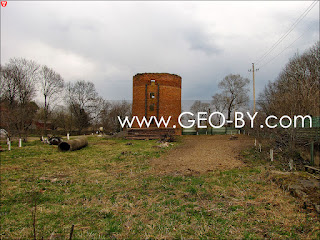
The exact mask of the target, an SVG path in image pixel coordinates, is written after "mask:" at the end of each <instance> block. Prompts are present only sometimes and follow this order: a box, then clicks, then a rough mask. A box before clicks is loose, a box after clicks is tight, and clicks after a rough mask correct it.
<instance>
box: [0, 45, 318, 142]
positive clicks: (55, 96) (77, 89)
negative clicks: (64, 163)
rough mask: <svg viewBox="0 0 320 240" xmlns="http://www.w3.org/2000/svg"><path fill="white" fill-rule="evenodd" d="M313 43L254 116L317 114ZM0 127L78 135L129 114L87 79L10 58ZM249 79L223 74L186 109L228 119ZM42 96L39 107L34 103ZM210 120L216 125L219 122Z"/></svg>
mask: <svg viewBox="0 0 320 240" xmlns="http://www.w3.org/2000/svg"><path fill="white" fill-rule="evenodd" d="M319 51H320V50H319V42H317V43H315V44H314V45H313V46H312V47H311V48H310V49H308V50H307V51H306V52H304V53H303V54H302V55H299V54H296V55H295V56H294V57H292V58H291V59H290V60H289V62H288V63H287V64H286V66H285V67H284V69H283V70H282V71H281V72H280V74H279V76H278V77H277V78H276V79H275V81H273V82H271V81H270V82H269V83H268V84H267V85H266V86H265V88H264V90H263V91H262V92H261V93H260V95H259V97H258V101H257V103H258V104H257V105H258V109H257V110H258V111H259V117H261V119H263V118H264V117H265V116H269V115H275V116H279V117H280V116H283V115H288V116H290V117H292V116H294V115H298V114H300V115H307V114H308V115H312V116H319V115H320V113H319V111H320V96H319V94H320V81H319V79H320V73H319V72H320V67H319V65H320V59H319V55H320V54H319ZM0 71H1V82H0V108H1V126H0V127H1V128H5V129H6V130H7V131H8V132H9V133H10V134H11V135H16V136H19V137H23V136H27V135H28V133H29V130H30V129H31V126H32V124H33V123H34V121H41V122H42V123H43V128H42V134H47V129H48V127H47V125H48V123H49V122H50V126H51V129H52V130H58V129H60V130H62V131H63V132H76V133H78V134H82V133H83V132H84V131H87V130H88V128H90V129H91V131H96V130H98V129H99V127H101V126H102V127H103V128H104V131H105V132H107V133H108V132H116V131H120V124H119V122H118V120H117V116H121V117H122V118H124V117H125V116H130V115H131V104H130V103H128V102H126V101H121V102H110V101H106V100H105V99H103V98H102V97H100V96H99V94H98V93H97V91H96V88H95V86H94V84H93V83H92V82H90V81H85V80H79V81H76V82H66V81H65V80H64V79H63V78H62V77H61V75H60V74H59V73H57V72H56V71H54V70H53V69H52V68H49V67H48V66H45V65H39V64H37V63H36V62H34V61H32V60H27V59H23V58H13V59H10V60H9V62H8V63H6V64H5V65H3V66H0ZM249 83H250V80H249V79H247V78H244V77H242V76H240V75H239V74H229V75H227V76H226V77H224V78H223V79H222V80H221V81H220V82H219V84H218V87H219V89H220V91H219V93H216V94H215V95H213V96H212V100H211V103H204V102H201V101H199V100H197V101H195V102H194V103H193V105H192V106H191V109H190V110H191V111H192V112H194V113H196V112H200V111H202V112H209V111H211V112H213V111H217V112H221V113H225V114H226V119H227V120H232V118H233V113H234V111H235V110H237V111H239V110H241V109H243V110H248V109H249V95H248V93H249ZM37 95H38V96H40V97H41V98H42V101H41V103H38V102H37V101H36V100H35V99H36V96H37ZM216 122H217V123H218V124H220V119H219V118H217V119H216Z"/></svg>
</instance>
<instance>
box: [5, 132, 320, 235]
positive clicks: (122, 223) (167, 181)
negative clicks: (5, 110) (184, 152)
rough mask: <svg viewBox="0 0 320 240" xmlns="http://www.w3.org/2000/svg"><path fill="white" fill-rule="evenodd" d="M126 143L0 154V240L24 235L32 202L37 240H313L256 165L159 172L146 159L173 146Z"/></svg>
mask: <svg viewBox="0 0 320 240" xmlns="http://www.w3.org/2000/svg"><path fill="white" fill-rule="evenodd" d="M127 142H128V141H125V140H104V139H98V138H94V137H91V138H90V139H89V146H88V147H87V148H84V149H82V150H79V151H75V152H66V153H61V152H58V151H57V149H56V148H55V147H52V146H48V145H42V144H40V143H39V144H37V143H35V144H31V145H30V146H26V147H24V148H23V149H14V150H13V151H11V152H4V153H1V190H2V196H1V238H2V239H30V238H32V237H33V235H32V219H31V215H32V201H34V200H36V201H37V222H36V224H37V228H36V230H37V236H38V239H41V237H44V238H45V239H48V238H50V236H55V239H66V238H67V237H68V234H69V231H70V228H71V225H72V224H74V225H75V227H74V239H110V238H117V239H128V238H129V239H130V238H133V239H141V238H143V239H175V238H178V239H212V238H215V239H226V238H227V239H257V238H258V239H261V238H268V239H270V238H271V239H289V238H290V239H291V238H296V239H317V238H319V237H320V230H319V226H320V224H319V216H317V215H316V214H315V213H313V212H308V211H306V210H303V209H302V208H301V206H300V203H299V201H297V200H296V199H295V198H293V197H292V196H290V195H289V194H288V193H287V192H285V191H283V190H281V189H280V188H279V187H278V186H276V185H275V183H273V182H271V181H270V180H269V179H270V178H269V175H268V174H269V173H268V171H267V170H265V168H264V167H260V166H255V167H253V166H249V165H247V166H243V165H242V167H241V168H237V169H229V170H223V169H220V170H216V169H212V171H211V172H207V173H203V174H179V173H176V172H171V173H170V172H169V173H165V174H159V173H157V172H156V171H155V169H154V165H153V164H150V161H151V159H154V158H158V157H160V155H161V158H160V159H164V158H166V157H168V158H169V157H170V154H174V151H175V150H172V152H171V150H170V151H169V153H167V149H159V148H153V146H154V145H156V142H155V141H130V142H132V143H133V144H132V145H126V143H127ZM175 144H176V145H177V143H175ZM179 144H180V143H178V145H179ZM172 148H175V146H173V147H172ZM160 159H158V160H160ZM152 161H154V160H152Z"/></svg>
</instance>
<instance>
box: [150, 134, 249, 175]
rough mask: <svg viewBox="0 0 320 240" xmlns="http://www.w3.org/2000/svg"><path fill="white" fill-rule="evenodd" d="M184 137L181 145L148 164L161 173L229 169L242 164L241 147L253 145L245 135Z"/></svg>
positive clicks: (204, 171)
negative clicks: (234, 138) (235, 137)
mask: <svg viewBox="0 0 320 240" xmlns="http://www.w3.org/2000/svg"><path fill="white" fill-rule="evenodd" d="M237 136H238V139H236V140H229V138H230V135H212V136H211V135H200V136H183V144H182V145H181V146H179V147H177V148H176V149H173V150H171V151H169V153H168V154H166V155H164V156H162V157H160V158H157V159H153V160H152V161H151V165H152V166H153V169H154V170H155V171H156V172H157V173H160V174H167V173H171V174H184V175H189V174H200V173H206V172H210V171H213V170H217V169H221V170H222V169H231V168H237V167H241V166H243V165H244V163H243V162H242V161H241V160H240V159H239V153H240V151H241V150H242V149H244V148H246V147H248V146H250V145H252V144H253V140H252V139H251V138H249V137H248V136H244V135H237Z"/></svg>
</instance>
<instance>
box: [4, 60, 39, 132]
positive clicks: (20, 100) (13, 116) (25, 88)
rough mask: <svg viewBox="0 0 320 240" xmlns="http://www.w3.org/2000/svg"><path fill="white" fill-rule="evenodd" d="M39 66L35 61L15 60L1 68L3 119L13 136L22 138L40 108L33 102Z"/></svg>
mask: <svg viewBox="0 0 320 240" xmlns="http://www.w3.org/2000/svg"><path fill="white" fill-rule="evenodd" d="M38 69H39V65H38V64H36V63H35V62H34V61H30V60H26V59H23V58H13V59H10V60H9V62H8V63H7V64H6V65H5V66H3V67H1V81H3V82H2V86H3V88H4V89H3V90H2V91H1V104H2V106H3V108H4V109H5V111H2V113H1V115H2V116H1V119H2V121H4V122H5V123H6V127H7V128H8V129H9V131H11V134H15V133H17V134H18V135H19V136H20V137H21V136H22V135H23V134H24V135H25V136H27V131H28V129H29V127H30V126H31V124H32V120H33V117H34V115H35V112H36V109H37V108H38V106H37V105H36V104H35V103H34V102H32V100H33V98H34V96H35V94H36V86H35V85H36V81H37V79H38Z"/></svg>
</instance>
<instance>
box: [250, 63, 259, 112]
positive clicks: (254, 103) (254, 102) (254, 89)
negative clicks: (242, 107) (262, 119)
mask: <svg viewBox="0 0 320 240" xmlns="http://www.w3.org/2000/svg"><path fill="white" fill-rule="evenodd" d="M254 71H259V69H254V63H252V69H250V70H249V72H252V83H253V114H254V113H255V112H256V86H255V80H254Z"/></svg>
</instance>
